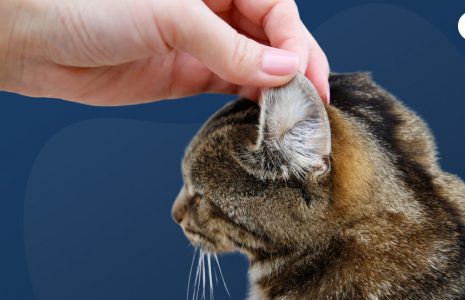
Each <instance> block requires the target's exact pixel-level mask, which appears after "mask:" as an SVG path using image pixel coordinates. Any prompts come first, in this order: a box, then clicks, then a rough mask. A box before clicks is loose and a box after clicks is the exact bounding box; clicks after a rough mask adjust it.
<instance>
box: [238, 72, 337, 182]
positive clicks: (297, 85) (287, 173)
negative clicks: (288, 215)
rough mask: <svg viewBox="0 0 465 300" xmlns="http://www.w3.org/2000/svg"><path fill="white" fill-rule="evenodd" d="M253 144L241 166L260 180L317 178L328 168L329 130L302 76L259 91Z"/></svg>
mask: <svg viewBox="0 0 465 300" xmlns="http://www.w3.org/2000/svg"><path fill="white" fill-rule="evenodd" d="M258 130H259V132H258V139H257V141H256V143H255V144H254V145H252V146H250V147H249V148H248V149H246V150H245V151H243V152H242V155H241V156H242V159H241V161H242V162H241V164H243V166H244V167H245V168H246V169H247V170H248V171H249V172H250V173H252V174H255V175H256V176H258V177H260V178H262V179H275V178H278V177H282V178H284V179H288V178H290V177H292V176H294V177H296V178H298V179H302V178H304V177H306V176H308V175H313V176H319V175H322V174H324V173H326V171H327V170H328V169H329V155H330V153H331V130H330V127H329V121H328V115H327V114H326V110H325V107H324V105H323V102H322V100H321V98H320V96H319V95H318V93H317V91H316V89H315V88H314V86H313V85H312V83H311V82H310V81H309V80H308V79H307V78H305V77H304V76H303V75H302V74H300V73H298V74H297V75H296V77H295V78H294V79H293V80H291V81H290V82H289V83H288V84H286V85H284V86H281V87H278V88H269V89H265V90H264V91H263V92H262V99H261V110H260V123H259V128H258Z"/></svg>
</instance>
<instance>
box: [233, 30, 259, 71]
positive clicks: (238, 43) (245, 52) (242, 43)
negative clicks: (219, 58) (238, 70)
mask: <svg viewBox="0 0 465 300" xmlns="http://www.w3.org/2000/svg"><path fill="white" fill-rule="evenodd" d="M253 50H254V49H252V44H251V43H250V41H249V39H248V38H247V37H246V36H244V35H242V34H237V35H236V38H235V43H234V50H233V53H232V58H231V63H232V64H233V65H232V66H231V67H233V68H234V67H236V66H238V65H239V66H244V65H246V66H247V65H249V64H252V61H251V59H252V57H253V54H254V51H253Z"/></svg>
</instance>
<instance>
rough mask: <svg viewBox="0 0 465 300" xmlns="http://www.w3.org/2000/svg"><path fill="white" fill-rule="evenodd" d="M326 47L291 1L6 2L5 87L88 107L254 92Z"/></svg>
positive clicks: (321, 61) (1, 41)
mask: <svg viewBox="0 0 465 300" xmlns="http://www.w3.org/2000/svg"><path fill="white" fill-rule="evenodd" d="M298 71H300V72H302V73H304V74H305V76H306V77H307V78H309V79H310V80H311V81H312V82H313V84H314V85H315V87H316V89H317V90H318V93H319V94H320V96H321V98H322V99H323V101H325V102H326V103H329V85H328V74H329V66H328V61H327V59H326V56H325V54H324V53H323V51H322V50H321V48H320V46H319V45H318V43H317V42H316V41H315V39H314V38H313V37H312V35H311V34H310V33H309V31H308V30H307V28H306V27H305V26H304V25H303V23H302V21H301V20H300V17H299V12H298V9H297V6H296V4H295V3H294V1H292V0H254V1H250V0H205V1H200V0H1V1H0V90H4V91H10V92H16V93H20V94H23V95H28V96H32V97H51V98H60V99H65V100H69V101H75V102H80V103H85V104H89V105H99V106H101V105H105V106H107V105H108V106H109V105H128V104H137V103H144V102H150V101H155V100H160V99H174V98H180V97H185V96H190V95H196V94H201V93H229V94H238V95H241V96H245V97H249V98H252V99H257V98H258V95H259V91H260V88H263V87H273V86H279V85H282V84H285V83H286V82H288V81H289V80H291V79H292V78H293V76H294V75H295V74H296V72H298Z"/></svg>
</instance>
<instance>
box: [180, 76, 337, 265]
mask: <svg viewBox="0 0 465 300" xmlns="http://www.w3.org/2000/svg"><path fill="white" fill-rule="evenodd" d="M330 135H331V132H330V127H329V122H328V115H327V113H326V110H325V107H324V105H323V103H322V101H321V99H320V97H319V96H318V93H317V92H316V90H315V89H314V87H313V86H312V84H311V83H310V82H309V81H308V80H307V79H306V78H305V77H304V76H302V75H297V76H296V77H295V78H294V79H293V80H292V81H291V82H290V83H289V84H287V85H285V86H283V87H279V88H273V89H268V90H265V91H264V92H263V94H262V98H261V107H260V108H259V106H258V105H257V104H256V103H254V102H251V101H248V100H237V101H235V102H233V103H230V104H228V105H226V106H225V107H224V108H223V109H221V110H220V111H219V112H217V113H216V114H215V115H214V116H213V117H212V118H211V119H210V120H208V121H207V123H206V124H205V125H204V126H203V128H202V129H201V130H200V131H199V133H198V134H197V135H196V137H194V139H193V141H192V142H191V144H190V145H189V147H188V148H187V150H186V153H185V157H184V160H183V163H182V173H183V178H184V186H183V187H182V189H181V191H180V193H179V195H178V197H177V199H176V201H175V203H174V205H173V209H172V215H173V218H174V219H175V220H176V222H178V223H179V224H180V225H181V226H182V228H183V230H184V232H185V234H186V236H187V237H188V238H189V239H190V241H191V242H192V243H193V244H194V245H199V246H201V247H202V248H203V249H204V250H206V251H212V252H225V251H233V250H239V251H241V252H244V253H246V254H248V255H250V256H252V257H257V256H263V255H276V254H277V253H281V252H283V251H291V250H292V248H293V247H296V246H297V245H299V247H302V245H303V244H305V243H308V242H310V240H309V238H310V237H308V236H306V232H309V230H310V227H312V226H314V224H315V222H316V220H315V219H314V218H315V213H314V212H315V210H322V209H324V208H323V207H322V205H323V206H324V203H325V202H326V201H325V200H324V199H325V198H327V197H328V192H329V191H328V184H327V181H328V180H327V177H328V174H329V173H330V159H329V156H330V152H331V136H330ZM320 198H322V199H323V200H322V201H319V200H318V199H320ZM296 232H299V234H296Z"/></svg>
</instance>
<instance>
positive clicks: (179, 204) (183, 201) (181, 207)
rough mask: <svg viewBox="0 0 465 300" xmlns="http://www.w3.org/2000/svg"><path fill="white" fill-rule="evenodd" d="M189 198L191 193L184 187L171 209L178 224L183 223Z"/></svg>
mask: <svg viewBox="0 0 465 300" xmlns="http://www.w3.org/2000/svg"><path fill="white" fill-rule="evenodd" d="M188 200H189V195H188V193H187V190H186V188H185V187H183V188H182V189H181V191H180V192H179V194H178V197H177V198H176V200H175V201H174V204H173V208H172V209H171V216H172V217H173V220H174V221H175V222H176V223H178V224H181V222H182V220H183V219H184V217H185V216H186V213H187V205H188Z"/></svg>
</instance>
